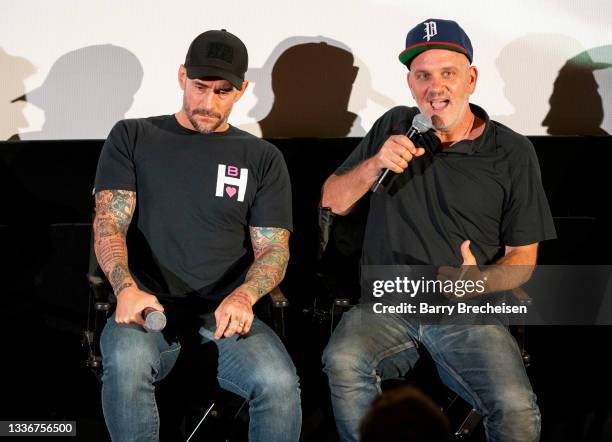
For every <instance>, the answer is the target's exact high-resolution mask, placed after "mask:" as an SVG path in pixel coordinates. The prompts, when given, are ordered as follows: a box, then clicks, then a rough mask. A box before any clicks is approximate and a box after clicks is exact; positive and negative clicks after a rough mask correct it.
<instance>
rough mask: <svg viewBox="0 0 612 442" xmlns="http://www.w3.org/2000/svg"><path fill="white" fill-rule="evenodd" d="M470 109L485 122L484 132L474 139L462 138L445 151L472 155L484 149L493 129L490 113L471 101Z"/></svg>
mask: <svg viewBox="0 0 612 442" xmlns="http://www.w3.org/2000/svg"><path fill="white" fill-rule="evenodd" d="M470 110H471V111H472V113H473V114H474V115H476V116H477V117H478V118H480V119H481V120H483V121H484V122H485V128H484V130H483V131H482V134H481V135H480V136H479V137H478V138H476V139H474V140H461V141H459V142H458V143H456V144H454V145H453V146H452V147H450V148H448V149H444V151H443V152H444V153H451V152H453V153H462V154H467V155H472V154H473V153H475V152H480V151H481V150H482V147H483V146H484V144H485V142H486V140H487V139H488V138H489V132H490V129H491V124H490V120H489V115H488V114H487V113H486V112H485V110H484V109H483V108H481V107H480V106H477V105H475V104H472V103H470Z"/></svg>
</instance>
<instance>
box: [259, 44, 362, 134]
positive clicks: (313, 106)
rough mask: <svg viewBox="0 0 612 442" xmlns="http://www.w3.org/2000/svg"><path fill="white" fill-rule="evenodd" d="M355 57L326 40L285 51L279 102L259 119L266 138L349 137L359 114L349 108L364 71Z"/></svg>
mask: <svg viewBox="0 0 612 442" xmlns="http://www.w3.org/2000/svg"><path fill="white" fill-rule="evenodd" d="M353 63H354V58H353V55H352V54H351V53H350V52H349V51H347V50H345V49H341V48H339V47H336V46H332V45H330V44H327V43H325V42H318V43H304V44H298V45H295V46H292V47H290V48H288V49H287V50H285V51H284V52H283V53H282V54H281V55H280V57H278V59H277V60H276V63H275V64H274V68H273V69H272V90H273V92H274V103H273V105H272V109H271V110H270V113H269V114H268V115H267V116H266V117H265V118H263V119H262V120H261V121H259V124H260V126H261V130H262V135H263V136H264V137H344V136H346V135H348V133H349V132H350V130H351V126H352V125H353V123H354V121H355V118H356V117H357V115H355V114H354V113H352V112H349V111H348V104H349V99H350V96H351V91H352V88H353V83H354V81H355V78H356V76H357V72H358V70H359V68H358V67H356V66H354V65H353Z"/></svg>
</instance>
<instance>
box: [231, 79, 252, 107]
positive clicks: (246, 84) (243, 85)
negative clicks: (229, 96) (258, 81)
mask: <svg viewBox="0 0 612 442" xmlns="http://www.w3.org/2000/svg"><path fill="white" fill-rule="evenodd" d="M248 85H249V80H244V81H243V82H242V89H240V90H238V89H236V92H237V93H236V95H235V96H234V103H236V102H237V101H238V100H240V98H241V97H242V94H244V91H246V88H247V86H248Z"/></svg>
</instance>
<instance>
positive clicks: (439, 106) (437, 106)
mask: <svg viewBox="0 0 612 442" xmlns="http://www.w3.org/2000/svg"><path fill="white" fill-rule="evenodd" d="M448 104H449V100H433V101H430V102H429V105H430V106H431V108H432V109H433V110H434V111H443V110H444V109H446V108H447V107H448Z"/></svg>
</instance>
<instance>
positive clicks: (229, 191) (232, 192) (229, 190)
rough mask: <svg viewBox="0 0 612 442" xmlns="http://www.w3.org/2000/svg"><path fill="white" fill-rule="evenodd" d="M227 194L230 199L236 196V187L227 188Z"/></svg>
mask: <svg viewBox="0 0 612 442" xmlns="http://www.w3.org/2000/svg"><path fill="white" fill-rule="evenodd" d="M225 193H227V194H228V195H229V197H230V198H231V197H233V196H234V195H236V188H235V187H230V186H225Z"/></svg>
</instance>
